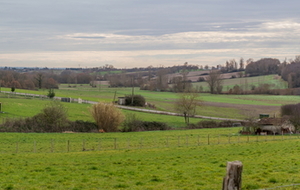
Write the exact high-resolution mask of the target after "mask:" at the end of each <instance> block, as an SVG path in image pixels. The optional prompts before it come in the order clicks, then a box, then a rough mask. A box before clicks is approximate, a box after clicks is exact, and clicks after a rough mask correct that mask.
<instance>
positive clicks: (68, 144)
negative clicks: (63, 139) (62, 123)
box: [67, 140, 70, 152]
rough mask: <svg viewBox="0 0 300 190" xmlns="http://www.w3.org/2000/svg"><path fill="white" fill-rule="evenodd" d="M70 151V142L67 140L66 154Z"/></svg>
mask: <svg viewBox="0 0 300 190" xmlns="http://www.w3.org/2000/svg"><path fill="white" fill-rule="evenodd" d="M69 151H70V140H68V142H67V152H69Z"/></svg>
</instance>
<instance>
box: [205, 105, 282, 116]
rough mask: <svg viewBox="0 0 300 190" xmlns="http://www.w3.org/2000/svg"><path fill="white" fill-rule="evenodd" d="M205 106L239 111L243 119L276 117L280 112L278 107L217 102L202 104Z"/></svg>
mask: <svg viewBox="0 0 300 190" xmlns="http://www.w3.org/2000/svg"><path fill="white" fill-rule="evenodd" d="M203 105H205V106H214V107H225V108H234V109H237V110H240V111H241V112H240V113H241V114H242V115H245V117H246V118H247V117H248V118H249V117H258V116H259V114H269V115H270V116H274V114H276V115H278V114H279V112H280V106H264V105H248V104H229V103H218V102H203Z"/></svg>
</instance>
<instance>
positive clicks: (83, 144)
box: [82, 139, 85, 151]
mask: <svg viewBox="0 0 300 190" xmlns="http://www.w3.org/2000/svg"><path fill="white" fill-rule="evenodd" d="M82 151H85V140H84V139H83V140H82Z"/></svg>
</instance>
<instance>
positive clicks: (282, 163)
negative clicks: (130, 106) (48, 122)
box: [0, 128, 300, 190]
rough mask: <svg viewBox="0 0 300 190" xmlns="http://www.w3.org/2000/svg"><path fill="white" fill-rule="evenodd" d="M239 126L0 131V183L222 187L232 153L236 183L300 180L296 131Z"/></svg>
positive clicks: (259, 184)
mask: <svg viewBox="0 0 300 190" xmlns="http://www.w3.org/2000/svg"><path fill="white" fill-rule="evenodd" d="M238 130H239V128H227V129H202V130H181V131H159V132H157V131H155V132H137V133H104V134H100V133H97V134H96V133H93V134H85V133H81V134H76V133H75V134H58V133H54V134H46V133H41V134H33V133H31V134H20V133H0V139H1V140H0V142H1V143H0V148H1V149H0V150H1V163H0V188H1V189H58V190H59V189H130V190H131V189H136V190H138V189H153V190H156V189H187V190H188V189H191V190H194V189H200V190H212V189H221V187H222V180H223V177H224V175H225V172H226V163H227V162H228V161H234V160H239V161H241V162H242V163H243V174H242V179H243V180H242V189H263V188H275V187H278V186H286V185H291V184H299V183H300V178H299V174H298V171H299V169H300V161H299V159H298V152H299V150H300V140H299V137H298V136H259V137H257V136H249V137H247V136H239V135H237V131H238ZM198 137H200V143H198V142H199V141H198ZM208 137H211V139H210V140H211V141H210V144H208ZM229 137H230V140H228V139H229ZM248 138H249V140H248ZM122 139H124V141H122ZM148 139H152V141H150V140H148ZM178 139H179V141H178ZM218 139H219V141H218ZM94 141H95V142H96V143H95V144H92V142H94ZM106 142H107V144H105V143H106ZM122 142H123V143H122ZM178 142H179V143H178ZM109 144H111V145H109ZM115 144H116V146H115ZM68 146H69V147H68ZM105 146H107V149H104V147H105ZM9 148H10V149H9ZM68 148H69V150H68ZM83 148H85V149H84V150H85V151H83ZM98 148H99V149H98ZM11 149H12V150H11ZM68 151H69V152H68ZM279 189H287V190H292V189H300V186H295V187H290V188H288V187H286V188H279Z"/></svg>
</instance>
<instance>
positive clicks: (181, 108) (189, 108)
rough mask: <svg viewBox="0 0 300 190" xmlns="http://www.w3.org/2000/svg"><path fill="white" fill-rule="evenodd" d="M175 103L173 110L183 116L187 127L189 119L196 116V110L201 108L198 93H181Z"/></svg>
mask: <svg viewBox="0 0 300 190" xmlns="http://www.w3.org/2000/svg"><path fill="white" fill-rule="evenodd" d="M178 96H179V97H178V99H177V100H176V102H175V109H176V111H178V112H179V113H182V114H183V116H184V120H185V123H186V124H187V125H188V124H189V122H190V120H189V118H190V117H191V116H193V115H195V114H196V108H197V107H198V106H201V103H202V101H201V100H199V97H200V94H199V93H181V94H179V95H178Z"/></svg>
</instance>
